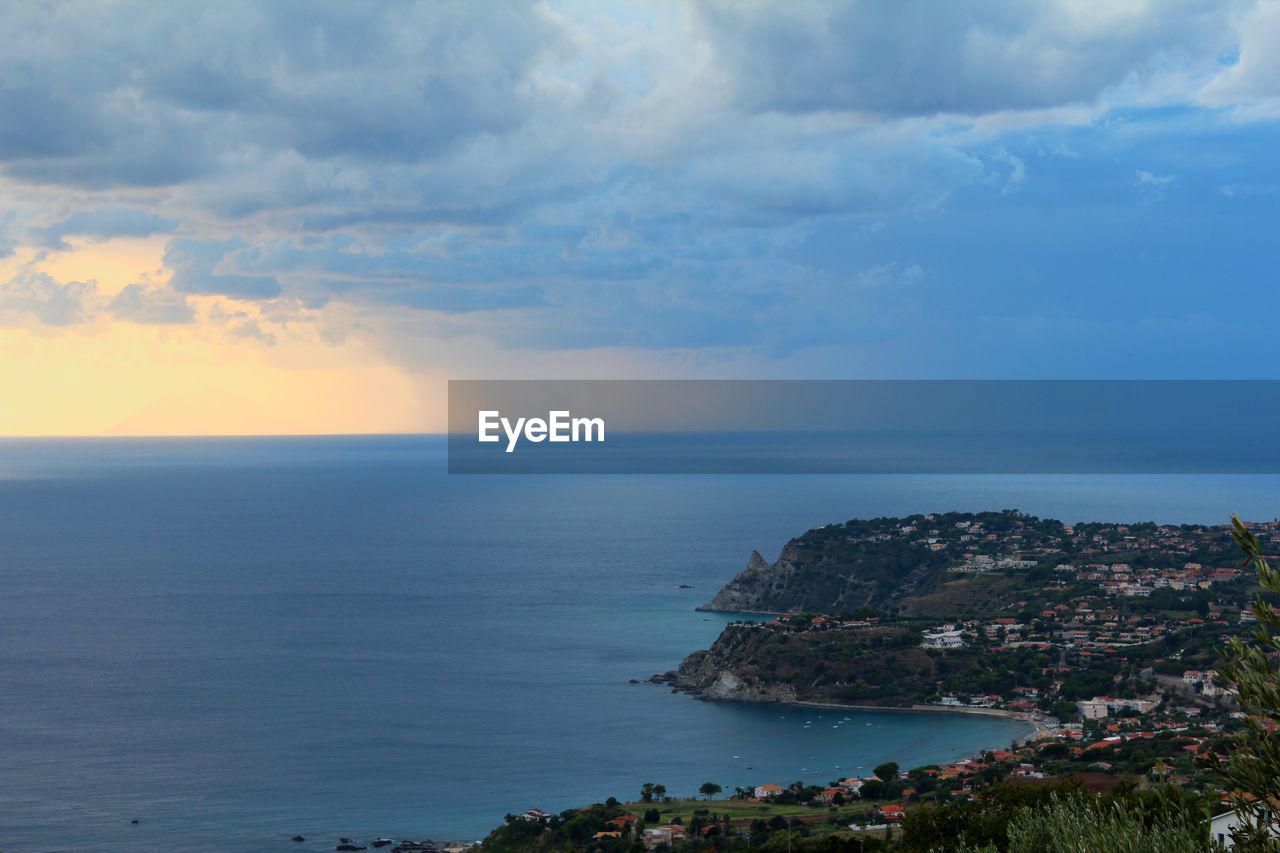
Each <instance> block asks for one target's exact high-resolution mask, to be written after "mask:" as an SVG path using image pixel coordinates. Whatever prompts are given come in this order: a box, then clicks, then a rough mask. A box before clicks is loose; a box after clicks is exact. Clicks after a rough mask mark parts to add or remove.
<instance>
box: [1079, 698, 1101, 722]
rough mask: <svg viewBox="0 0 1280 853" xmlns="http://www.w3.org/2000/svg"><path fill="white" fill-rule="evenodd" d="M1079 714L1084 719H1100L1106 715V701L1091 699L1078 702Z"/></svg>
mask: <svg viewBox="0 0 1280 853" xmlns="http://www.w3.org/2000/svg"><path fill="white" fill-rule="evenodd" d="M1079 708H1080V716H1082V717H1084V718H1085V719H1086V720H1101V719H1102V718H1103V717H1105V716H1106V715H1107V703H1106V702H1102V701H1100V700H1098V699H1091V700H1089V701H1087V702H1081V703H1079Z"/></svg>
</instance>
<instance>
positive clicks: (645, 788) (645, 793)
mask: <svg viewBox="0 0 1280 853" xmlns="http://www.w3.org/2000/svg"><path fill="white" fill-rule="evenodd" d="M653 789H654V784H653V783H652V782H645V783H644V784H643V785H641V786H640V802H642V803H652V802H653Z"/></svg>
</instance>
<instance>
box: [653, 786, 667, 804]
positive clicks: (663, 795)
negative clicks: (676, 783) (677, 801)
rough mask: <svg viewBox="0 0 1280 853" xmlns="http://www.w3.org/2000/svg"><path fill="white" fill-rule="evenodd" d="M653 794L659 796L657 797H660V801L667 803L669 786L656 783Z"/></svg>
mask: <svg viewBox="0 0 1280 853" xmlns="http://www.w3.org/2000/svg"><path fill="white" fill-rule="evenodd" d="M653 795H654V796H655V797H657V798H658V802H660V803H665V802H666V801H667V786H666V785H654V786H653Z"/></svg>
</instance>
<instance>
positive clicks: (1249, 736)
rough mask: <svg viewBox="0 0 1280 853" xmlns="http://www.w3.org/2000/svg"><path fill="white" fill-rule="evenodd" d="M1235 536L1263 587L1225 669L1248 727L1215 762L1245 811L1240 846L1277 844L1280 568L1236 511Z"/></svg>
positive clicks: (1238, 810) (1230, 649)
mask: <svg viewBox="0 0 1280 853" xmlns="http://www.w3.org/2000/svg"><path fill="white" fill-rule="evenodd" d="M1231 536H1232V538H1233V539H1235V541H1236V543H1237V544H1238V545H1239V546H1240V548H1241V549H1242V550H1243V551H1244V553H1245V560H1244V562H1243V563H1241V568H1243V567H1244V566H1247V565H1249V564H1253V566H1254V567H1255V568H1256V569H1257V571H1258V582H1259V584H1260V585H1261V587H1262V592H1261V593H1260V594H1259V595H1258V597H1257V598H1256V599H1255V601H1254V603H1253V608H1252V610H1253V615H1254V616H1255V617H1256V619H1257V628H1256V629H1255V630H1254V631H1253V634H1252V636H1251V637H1250V638H1249V639H1248V640H1245V639H1243V638H1240V637H1232V638H1231V639H1230V640H1229V641H1228V645H1227V653H1228V656H1229V662H1228V663H1227V665H1226V666H1224V667H1223V668H1222V670H1221V673H1220V674H1221V676H1222V678H1223V681H1225V682H1226V685H1227V686H1228V688H1230V689H1232V690H1233V691H1234V692H1235V693H1236V701H1237V702H1239V703H1240V707H1241V708H1242V709H1243V710H1244V712H1245V714H1246V717H1245V727H1244V728H1243V729H1242V730H1241V731H1240V733H1239V734H1237V735H1236V737H1235V740H1234V742H1233V744H1232V749H1231V754H1230V755H1229V756H1227V757H1226V758H1225V759H1223V758H1222V757H1221V756H1217V755H1215V756H1213V757H1212V758H1211V759H1210V764H1211V765H1212V767H1213V768H1214V769H1215V770H1216V771H1218V773H1220V774H1221V775H1222V777H1223V782H1224V785H1225V787H1226V789H1227V792H1228V800H1229V801H1230V802H1231V805H1232V807H1233V808H1234V809H1235V811H1236V814H1237V815H1238V816H1239V817H1240V821H1239V824H1240V826H1239V827H1238V828H1237V829H1236V830H1235V831H1234V833H1233V840H1234V841H1235V844H1236V847H1237V848H1241V847H1243V848H1245V849H1250V850H1277V849H1280V842H1278V841H1277V836H1278V835H1280V817H1278V816H1277V812H1278V811H1280V667H1277V664H1276V660H1275V658H1276V656H1277V655H1280V617H1277V615H1276V611H1275V608H1274V607H1272V606H1271V604H1270V603H1268V602H1267V600H1266V594H1267V593H1276V594H1280V571H1277V570H1276V569H1273V568H1272V567H1271V565H1270V563H1269V562H1268V561H1267V558H1266V555H1265V554H1264V553H1263V551H1262V545H1261V543H1260V542H1259V541H1258V538H1257V537H1256V536H1254V535H1253V533H1251V532H1250V531H1249V529H1248V528H1247V527H1245V526H1244V524H1243V523H1242V522H1241V521H1240V519H1239V518H1238V517H1236V516H1232V518H1231Z"/></svg>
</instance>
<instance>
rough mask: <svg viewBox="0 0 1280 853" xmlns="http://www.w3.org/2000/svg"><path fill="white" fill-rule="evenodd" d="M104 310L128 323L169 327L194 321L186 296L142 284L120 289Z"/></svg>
mask: <svg viewBox="0 0 1280 853" xmlns="http://www.w3.org/2000/svg"><path fill="white" fill-rule="evenodd" d="M106 307H107V311H108V312H110V313H111V315H112V316H114V317H116V318H117V319H120V320H124V321H126V322H129V323H142V324H147V325H168V324H177V323H190V322H192V321H193V320H194V319H195V311H194V310H193V309H192V307H191V303H190V302H188V301H187V297H185V296H183V295H182V294H180V293H174V292H172V291H170V290H165V289H162V288H157V287H147V286H145V285H142V284H130V285H126V286H125V287H123V288H121V290H120V292H118V293H117V294H116V295H115V296H113V297H112V298H111V301H110V302H109V303H107V306H106Z"/></svg>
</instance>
